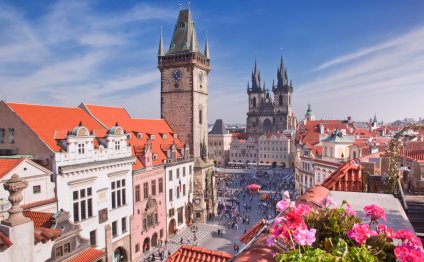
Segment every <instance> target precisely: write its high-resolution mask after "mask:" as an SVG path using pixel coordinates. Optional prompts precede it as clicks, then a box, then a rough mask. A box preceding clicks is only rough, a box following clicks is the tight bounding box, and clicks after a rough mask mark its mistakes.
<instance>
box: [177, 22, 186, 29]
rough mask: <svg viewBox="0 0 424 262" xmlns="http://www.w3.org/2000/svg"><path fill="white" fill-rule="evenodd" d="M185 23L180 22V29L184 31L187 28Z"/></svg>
mask: <svg viewBox="0 0 424 262" xmlns="http://www.w3.org/2000/svg"><path fill="white" fill-rule="evenodd" d="M185 26H186V25H185V23H184V22H180V23H179V24H178V29H184V28H185Z"/></svg>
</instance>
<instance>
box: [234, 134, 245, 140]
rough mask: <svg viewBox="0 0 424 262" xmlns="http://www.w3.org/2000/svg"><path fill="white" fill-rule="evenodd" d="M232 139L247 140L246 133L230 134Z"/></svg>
mask: <svg viewBox="0 0 424 262" xmlns="http://www.w3.org/2000/svg"><path fill="white" fill-rule="evenodd" d="M231 136H232V137H233V139H247V136H246V133H231Z"/></svg>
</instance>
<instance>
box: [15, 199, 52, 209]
mask: <svg viewBox="0 0 424 262" xmlns="http://www.w3.org/2000/svg"><path fill="white" fill-rule="evenodd" d="M54 202H57V199H56V198H55V197H53V198H49V199H45V200H40V201H36V202H32V203H29V204H26V205H21V207H22V208H23V209H31V208H34V207H39V206H44V205H48V204H52V203H54Z"/></svg>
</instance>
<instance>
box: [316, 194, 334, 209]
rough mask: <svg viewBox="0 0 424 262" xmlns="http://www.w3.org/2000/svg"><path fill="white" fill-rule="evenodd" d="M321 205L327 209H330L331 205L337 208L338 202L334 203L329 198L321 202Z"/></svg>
mask: <svg viewBox="0 0 424 262" xmlns="http://www.w3.org/2000/svg"><path fill="white" fill-rule="evenodd" d="M319 205H320V206H322V207H325V208H329V207H330V206H331V205H333V206H337V204H336V202H334V201H333V199H331V198H330V197H329V196H327V197H326V198H324V199H323V200H321V202H319Z"/></svg>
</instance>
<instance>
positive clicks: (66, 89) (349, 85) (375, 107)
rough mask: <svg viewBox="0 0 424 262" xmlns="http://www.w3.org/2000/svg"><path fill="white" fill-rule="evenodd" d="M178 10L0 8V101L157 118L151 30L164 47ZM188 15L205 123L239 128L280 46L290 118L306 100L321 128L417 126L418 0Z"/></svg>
mask: <svg viewBox="0 0 424 262" xmlns="http://www.w3.org/2000/svg"><path fill="white" fill-rule="evenodd" d="M178 3H179V2H178V1H124V0H123V1H54V2H53V1H41V0H39V1H23V0H21V1H17V0H15V1H7V2H0V35H1V36H2V37H0V98H2V99H4V100H7V101H15V102H26V103H41V104H53V105H65V106H76V105H78V104H79V103H80V102H87V103H95V104H104V105H115V106H124V107H126V108H127V109H128V111H129V112H130V113H131V114H132V115H133V116H135V117H145V118H158V117H159V116H160V81H159V71H158V70H157V68H156V64H157V57H156V55H157V47H158V40H159V33H160V27H161V26H162V27H163V36H164V42H165V46H168V45H169V41H170V39H171V37H172V32H173V28H174V24H175V21H176V18H177V15H178V10H179V7H178ZM184 6H186V2H185V3H184ZM191 10H192V13H193V16H194V20H195V23H196V31H197V35H198V38H199V42H200V43H199V44H200V46H202V47H203V46H204V39H205V35H206V31H207V32H208V39H209V44H210V50H211V58H212V60H211V63H212V72H211V73H210V76H209V80H210V82H209V122H210V123H213V122H214V120H215V119H216V118H223V119H224V121H225V122H227V123H228V122H232V123H244V122H245V118H246V110H247V95H246V85H247V81H248V80H249V79H250V73H251V70H252V67H253V63H254V60H255V58H256V60H257V62H258V65H259V67H260V70H261V74H262V80H264V81H265V83H266V85H267V87H270V85H271V83H272V79H273V78H276V70H277V67H278V64H279V59H280V55H281V47H282V48H283V51H282V53H283V57H284V61H285V64H286V66H287V67H288V74H289V78H290V79H292V80H293V83H294V88H295V93H294V99H293V102H294V112H295V114H296V115H297V117H298V119H301V118H302V117H303V115H304V113H305V111H306V107H307V104H308V103H311V104H312V109H313V111H314V113H315V115H316V117H317V118H323V119H329V118H333V119H334V118H344V117H346V116H347V115H351V116H352V117H353V118H354V119H356V120H366V119H369V117H371V116H372V115H374V113H376V114H377V116H378V118H379V119H382V120H385V121H391V120H396V119H403V118H404V117H414V118H418V117H420V116H421V117H424V114H423V111H424V103H423V98H424V1H418V0H417V1H382V0H376V1H258V0H256V1H253V0H252V1H191ZM228 109H231V110H228Z"/></svg>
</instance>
